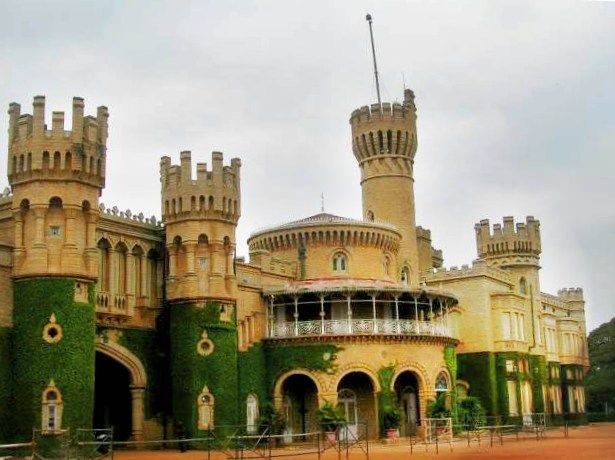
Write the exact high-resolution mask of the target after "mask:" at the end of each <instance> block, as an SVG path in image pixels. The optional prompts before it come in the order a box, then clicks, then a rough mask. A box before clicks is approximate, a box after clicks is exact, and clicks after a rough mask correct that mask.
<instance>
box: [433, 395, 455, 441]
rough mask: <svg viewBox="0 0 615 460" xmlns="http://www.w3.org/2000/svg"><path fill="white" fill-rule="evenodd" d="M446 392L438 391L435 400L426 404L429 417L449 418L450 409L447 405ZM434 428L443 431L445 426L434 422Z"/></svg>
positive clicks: (439, 431)
mask: <svg viewBox="0 0 615 460" xmlns="http://www.w3.org/2000/svg"><path fill="white" fill-rule="evenodd" d="M446 398H447V395H446V393H440V394H439V395H438V397H437V398H436V399H435V401H432V402H431V403H429V405H428V406H427V416H428V417H429V418H451V410H450V409H449V408H448V407H447V400H446ZM436 427H437V428H436V430H437V431H438V433H443V432H444V430H445V429H446V427H444V426H442V425H441V423H440V422H436Z"/></svg>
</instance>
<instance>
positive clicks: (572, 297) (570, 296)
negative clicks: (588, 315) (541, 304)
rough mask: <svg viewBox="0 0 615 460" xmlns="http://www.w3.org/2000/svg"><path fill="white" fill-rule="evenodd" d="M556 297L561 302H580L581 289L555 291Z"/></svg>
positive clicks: (581, 296) (581, 297) (581, 298)
mask: <svg viewBox="0 0 615 460" xmlns="http://www.w3.org/2000/svg"><path fill="white" fill-rule="evenodd" d="M557 296H558V297H559V298H561V299H563V300H567V301H569V302H570V301H573V302H582V301H583V300H584V299H583V289H581V288H579V287H578V288H564V289H560V290H559V291H557Z"/></svg>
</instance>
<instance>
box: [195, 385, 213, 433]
mask: <svg viewBox="0 0 615 460" xmlns="http://www.w3.org/2000/svg"><path fill="white" fill-rule="evenodd" d="M197 407H198V414H199V420H198V422H199V423H198V428H199V430H212V429H213V428H214V396H213V395H212V394H211V393H210V392H209V388H207V385H205V386H204V387H203V391H202V392H201V394H200V395H199V397H198V399H197Z"/></svg>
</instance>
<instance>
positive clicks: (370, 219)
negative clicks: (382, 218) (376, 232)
mask: <svg viewBox="0 0 615 460" xmlns="http://www.w3.org/2000/svg"><path fill="white" fill-rule="evenodd" d="M367 220H369V221H370V222H373V221H374V212H373V211H371V210H370V211H367Z"/></svg>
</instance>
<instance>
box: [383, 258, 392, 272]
mask: <svg viewBox="0 0 615 460" xmlns="http://www.w3.org/2000/svg"><path fill="white" fill-rule="evenodd" d="M390 267H391V259H389V258H388V257H385V258H384V263H383V268H384V276H389V270H390Z"/></svg>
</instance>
